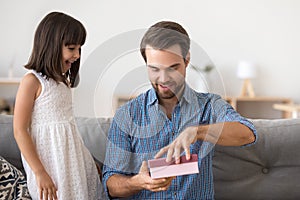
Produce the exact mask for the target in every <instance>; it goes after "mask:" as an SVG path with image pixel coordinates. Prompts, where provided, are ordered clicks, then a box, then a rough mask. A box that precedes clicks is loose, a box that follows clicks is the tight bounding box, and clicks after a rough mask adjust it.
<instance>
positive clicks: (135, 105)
mask: <svg viewBox="0 0 300 200" xmlns="http://www.w3.org/2000/svg"><path fill="white" fill-rule="evenodd" d="M228 121H237V122H240V123H242V124H244V125H246V126H247V127H249V128H250V129H251V130H252V131H253V133H254V134H255V136H256V130H255V128H254V126H253V124H252V123H251V122H250V121H248V120H247V119H245V118H244V117H242V116H240V115H239V114H238V113H237V112H236V111H235V110H234V109H233V108H232V107H231V106H230V105H229V104H228V103H227V102H226V101H224V100H223V99H222V98H221V97H220V96H219V95H216V94H211V93H197V92H195V91H194V90H192V89H191V88H190V87H189V86H188V85H186V86H185V90H184V93H183V95H182V98H181V99H180V101H179V103H178V104H177V105H176V107H175V109H174V110H173V113H172V117H171V119H169V118H168V117H167V116H166V114H165V112H164V111H163V108H162V107H161V106H160V105H159V104H158V99H157V96H156V93H155V90H154V89H153V88H152V89H150V90H148V91H147V92H145V93H143V94H141V95H139V96H138V97H137V98H135V99H133V100H131V101H130V102H128V103H127V104H125V105H124V106H122V107H121V108H120V109H119V110H118V111H117V112H116V115H115V116H114V119H113V122H112V124H111V127H110V130H109V135H108V141H107V149H106V157H105V162H104V168H103V184H104V188H105V190H106V192H107V195H108V191H107V186H106V182H107V179H108V178H109V177H110V176H112V175H113V174H122V175H130V176H132V175H135V174H137V173H138V172H139V169H140V167H141V164H142V161H147V160H149V159H153V157H154V155H155V154H156V153H157V152H158V151H159V150H160V149H161V148H163V147H165V146H167V145H168V144H170V143H171V142H172V141H173V140H174V139H175V138H176V137H177V136H178V135H179V134H180V133H181V132H182V131H183V130H184V129H185V128H186V127H189V126H195V125H201V124H213V123H218V122H228ZM220 131H221V130H220ZM256 138H257V137H256ZM214 145H215V144H212V143H210V142H203V141H197V142H196V143H194V144H192V145H191V147H190V151H191V153H195V154H198V167H199V173H198V174H192V175H183V176H178V177H176V178H175V179H174V180H173V181H172V184H171V186H170V187H169V189H168V190H167V191H161V192H151V191H148V190H142V191H140V192H139V193H137V194H135V195H133V196H131V197H129V198H127V199H139V200H140V199H143V200H144V199H214V186H213V172H212V156H213V149H214ZM249 145H251V144H249ZM108 196H109V195H108Z"/></svg>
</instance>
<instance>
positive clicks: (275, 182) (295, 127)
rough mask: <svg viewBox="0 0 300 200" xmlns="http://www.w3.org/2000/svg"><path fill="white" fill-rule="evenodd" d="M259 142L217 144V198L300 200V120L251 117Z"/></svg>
mask: <svg viewBox="0 0 300 200" xmlns="http://www.w3.org/2000/svg"><path fill="white" fill-rule="evenodd" d="M253 123H254V125H255V127H256V129H257V133H258V141H257V143H256V144H255V145H253V146H249V147H244V148H241V147H222V146H216V149H215V155H214V161H213V172H214V184H215V193H216V199H230V200H234V199H239V200H240V199H244V200H247V199H249V200H250V199H251V200H252V199H256V200H259V199H262V200H267V199H272V200H276V199H278V200H282V199H285V200H286V199H300V181H299V180H300V151H299V148H297V147H300V119H295V120H291V119H279V120H253Z"/></svg>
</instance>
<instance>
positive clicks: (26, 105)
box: [13, 74, 56, 199]
mask: <svg viewBox="0 0 300 200" xmlns="http://www.w3.org/2000/svg"><path fill="white" fill-rule="evenodd" d="M41 89H42V87H41V84H40V82H39V80H38V79H37V78H36V77H35V76H34V75H33V74H27V75H26V76H24V78H23V80H22V81H21V83H20V86H19V89H18V92H17V96H16V103H15V110H14V122H13V126H14V137H15V139H16V142H17V144H18V146H19V149H20V151H21V152H22V155H23V156H24V158H25V160H26V161H27V163H28V164H29V166H30V168H31V169H32V171H33V173H34V174H35V177H36V181H37V184H38V187H39V191H40V196H43V194H44V195H47V196H48V195H49V194H50V193H51V194H52V195H53V197H54V198H55V199H56V188H55V185H54V184H53V181H52V179H51V178H50V177H49V175H48V173H47V172H46V170H45V168H44V166H43V164H42V162H41V161H40V159H39V156H38V154H37V152H36V148H35V145H34V144H33V141H32V139H31V137H30V135H29V132H28V131H29V128H30V122H31V115H32V110H33V106H34V101H35V99H36V98H37V97H38V96H39V94H40V93H41ZM43 190H44V191H43ZM45 191H46V192H45Z"/></svg>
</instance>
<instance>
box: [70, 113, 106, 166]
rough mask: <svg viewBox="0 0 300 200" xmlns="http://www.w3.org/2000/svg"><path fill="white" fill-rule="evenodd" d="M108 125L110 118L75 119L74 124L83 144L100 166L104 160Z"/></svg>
mask: <svg viewBox="0 0 300 200" xmlns="http://www.w3.org/2000/svg"><path fill="white" fill-rule="evenodd" d="M110 123H111V118H86V117H77V118H76V124H77V127H78V130H79V133H80V135H81V137H82V139H83V142H84V144H85V145H86V147H87V148H88V149H89V151H90V152H91V154H92V155H93V157H94V159H95V160H96V161H98V162H99V163H101V164H102V163H103V162H104V158H105V149H106V139H107V133H108V129H109V127H110Z"/></svg>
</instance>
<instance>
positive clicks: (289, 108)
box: [273, 103, 300, 118]
mask: <svg viewBox="0 0 300 200" xmlns="http://www.w3.org/2000/svg"><path fill="white" fill-rule="evenodd" d="M273 108H274V109H276V110H281V111H285V112H290V113H292V118H298V113H299V112H300V105H297V104H283V103H282V104H278V103H276V104H274V105H273Z"/></svg>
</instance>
